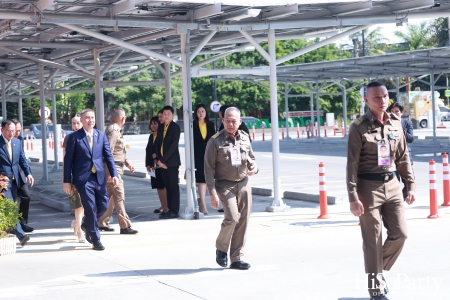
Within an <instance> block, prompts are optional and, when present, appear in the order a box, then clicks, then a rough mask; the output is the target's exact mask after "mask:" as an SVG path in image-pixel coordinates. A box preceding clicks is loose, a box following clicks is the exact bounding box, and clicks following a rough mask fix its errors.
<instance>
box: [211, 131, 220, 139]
mask: <svg viewBox="0 0 450 300" xmlns="http://www.w3.org/2000/svg"><path fill="white" fill-rule="evenodd" d="M219 135H220V131H218V132H216V134H214V135H213V136H212V138H213V139H215V138H217V137H218V136H219Z"/></svg>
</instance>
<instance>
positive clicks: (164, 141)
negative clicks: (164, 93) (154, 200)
mask: <svg viewBox="0 0 450 300" xmlns="http://www.w3.org/2000/svg"><path fill="white" fill-rule="evenodd" d="M163 118H164V124H163V125H161V126H159V127H158V134H157V136H156V141H155V149H156V160H157V165H158V166H159V167H160V168H161V175H162V178H163V181H164V186H165V187H166V191H167V206H168V208H169V211H167V212H166V213H161V214H160V215H159V218H160V219H174V218H178V213H179V210H180V189H179V186H178V168H179V167H180V165H181V160H180V152H179V151H178V143H179V141H180V126H178V124H177V123H175V122H173V108H172V106H164V108H163Z"/></svg>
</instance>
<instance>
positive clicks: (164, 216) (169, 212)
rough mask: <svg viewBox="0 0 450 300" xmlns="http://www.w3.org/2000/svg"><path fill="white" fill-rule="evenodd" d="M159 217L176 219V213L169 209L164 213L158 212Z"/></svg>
mask: <svg viewBox="0 0 450 300" xmlns="http://www.w3.org/2000/svg"><path fill="white" fill-rule="evenodd" d="M159 218H160V219H176V218H178V214H176V213H174V212H173V211H171V210H169V211H168V212H166V213H162V214H160V215H159Z"/></svg>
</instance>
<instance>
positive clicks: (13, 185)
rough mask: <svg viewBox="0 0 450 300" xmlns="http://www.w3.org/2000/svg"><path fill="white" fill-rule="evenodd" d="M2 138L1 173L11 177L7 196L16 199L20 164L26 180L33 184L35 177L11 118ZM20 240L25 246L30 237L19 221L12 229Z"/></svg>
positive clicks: (0, 147) (5, 123) (0, 150)
mask: <svg viewBox="0 0 450 300" xmlns="http://www.w3.org/2000/svg"><path fill="white" fill-rule="evenodd" d="M1 131H2V138H0V174H2V175H5V176H7V177H8V178H9V185H8V191H6V192H5V196H6V197H8V198H10V199H11V201H14V199H16V197H17V189H18V188H20V187H21V181H20V179H19V178H20V174H19V166H20V168H21V169H22V170H23V173H24V174H25V177H26V180H27V181H28V182H29V183H30V185H31V186H33V183H34V178H33V176H31V171H30V167H29V166H28V163H27V160H26V158H25V153H24V152H23V149H22V146H21V143H20V141H19V140H18V139H16V138H14V134H15V132H16V125H15V124H14V122H12V121H11V120H6V121H3V122H2V130H1ZM12 233H14V234H15V235H16V236H17V238H18V239H19V240H20V244H21V245H22V246H24V245H25V244H26V243H27V242H28V241H29V240H30V237H29V236H28V235H26V234H25V233H24V232H23V230H22V226H21V225H20V222H17V225H16V229H15V230H13V231H12Z"/></svg>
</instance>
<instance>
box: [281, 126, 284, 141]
mask: <svg viewBox="0 0 450 300" xmlns="http://www.w3.org/2000/svg"><path fill="white" fill-rule="evenodd" d="M281 139H282V140H284V127H281Z"/></svg>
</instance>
